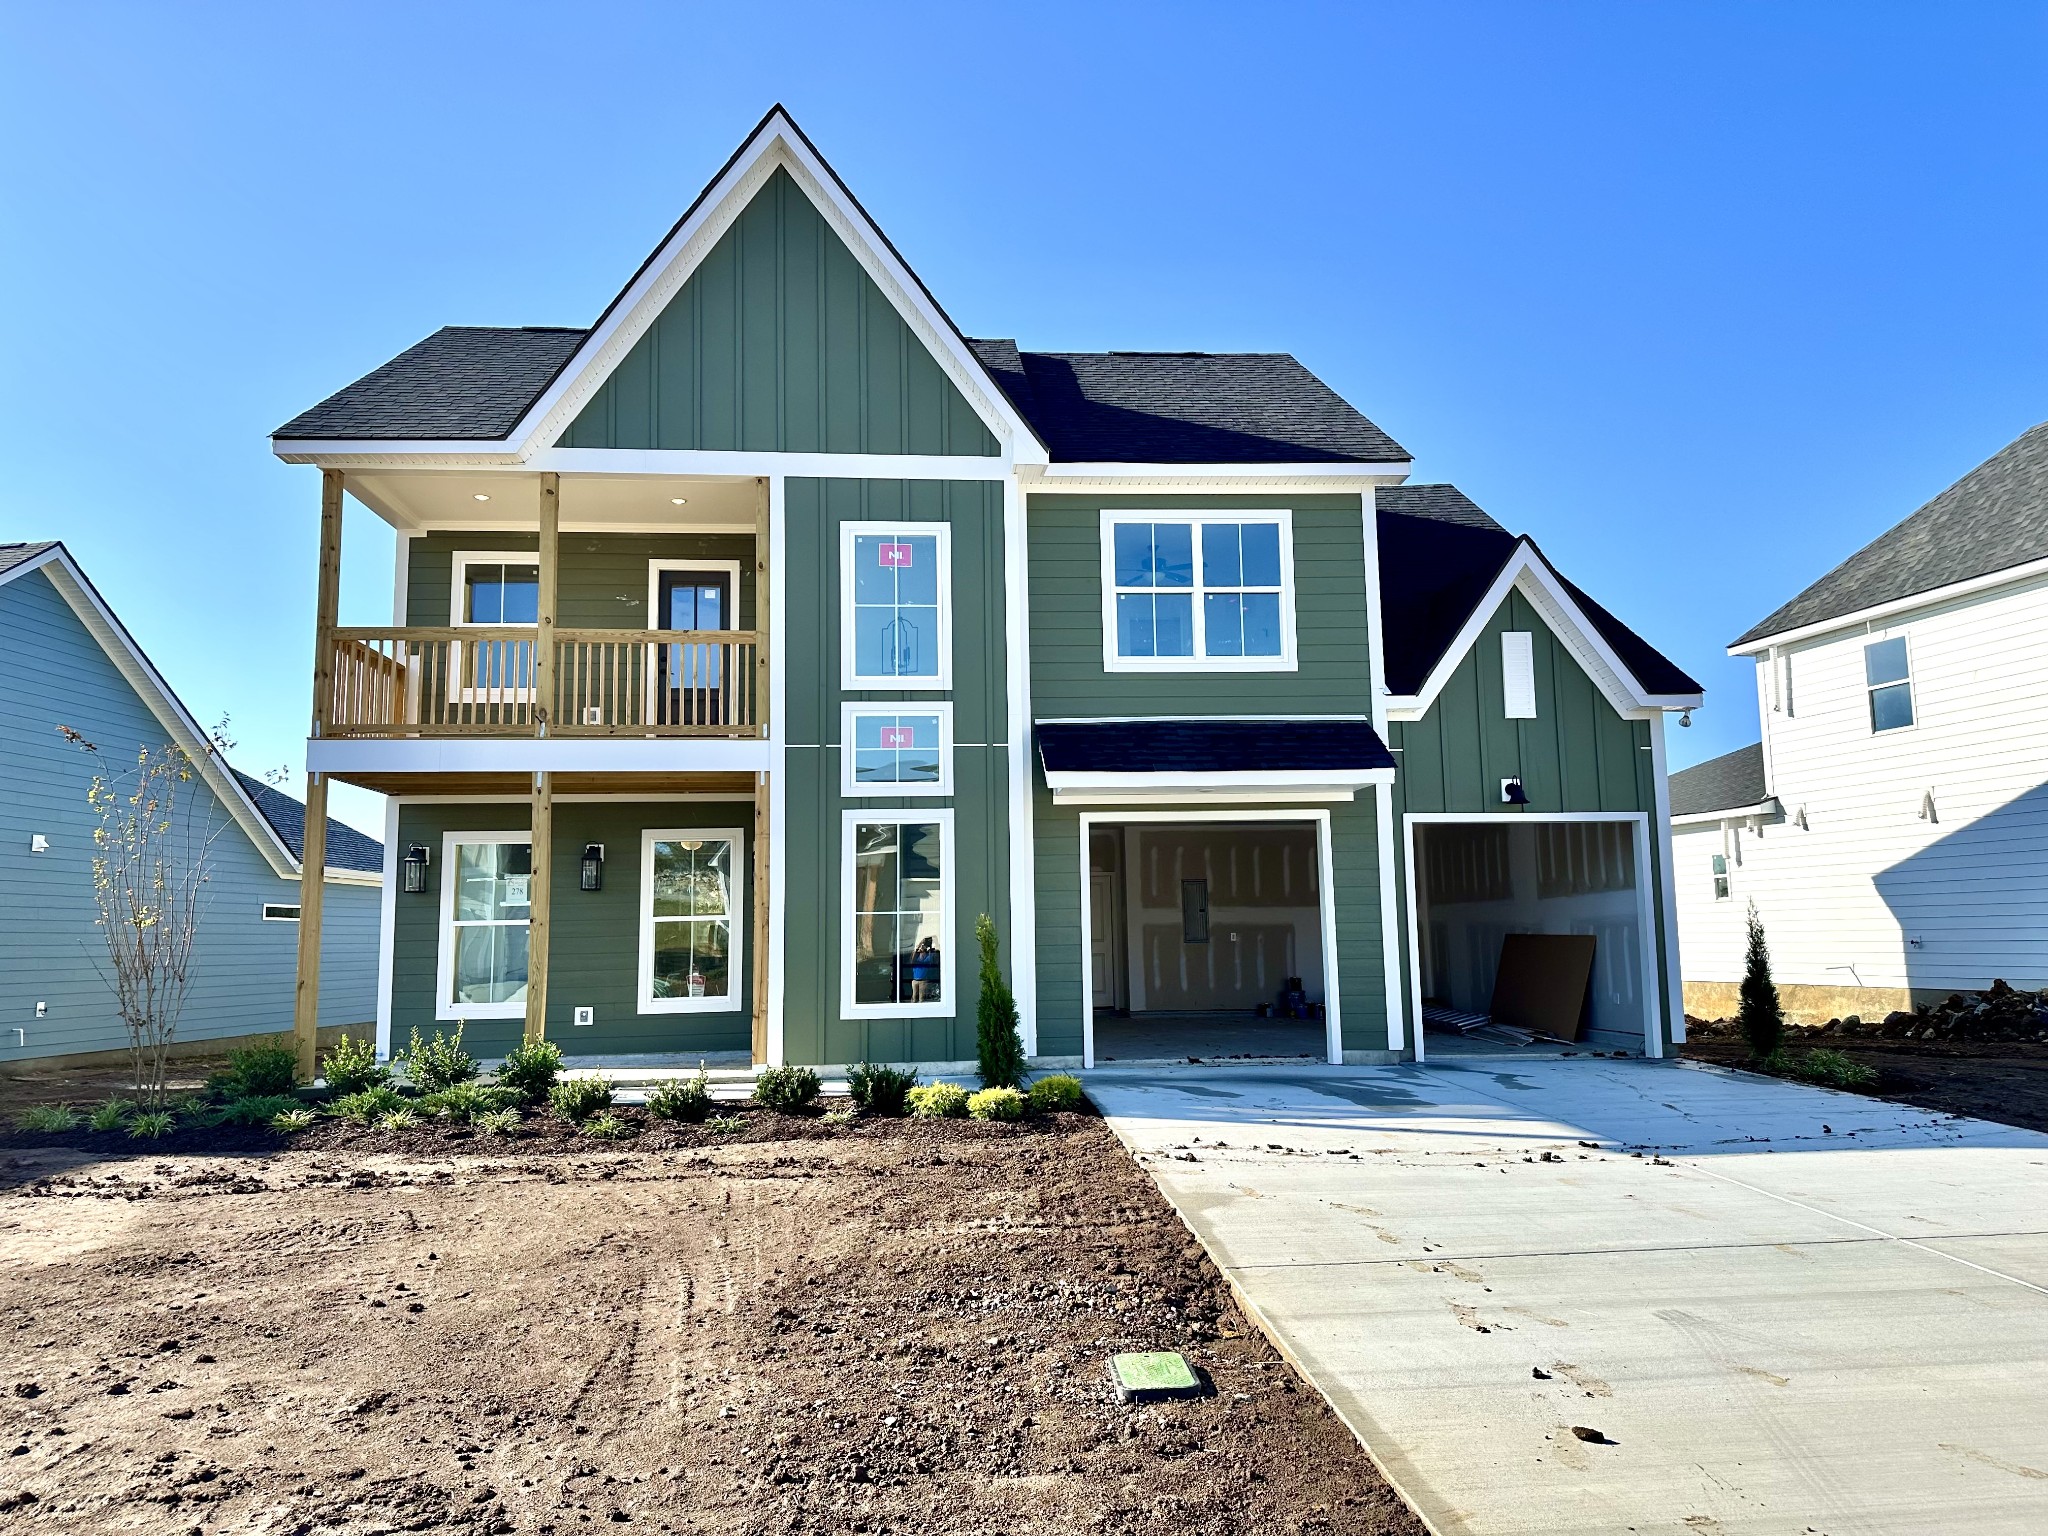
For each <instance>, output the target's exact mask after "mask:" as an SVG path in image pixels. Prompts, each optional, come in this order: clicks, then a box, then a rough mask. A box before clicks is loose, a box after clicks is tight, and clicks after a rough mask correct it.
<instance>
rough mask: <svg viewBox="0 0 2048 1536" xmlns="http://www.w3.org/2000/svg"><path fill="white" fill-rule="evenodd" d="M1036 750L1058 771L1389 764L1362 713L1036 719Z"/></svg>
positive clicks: (1293, 769) (1345, 768)
mask: <svg viewBox="0 0 2048 1536" xmlns="http://www.w3.org/2000/svg"><path fill="white" fill-rule="evenodd" d="M1037 731H1038V758H1039V761H1040V762H1041V763H1043V764H1044V765H1045V771H1046V772H1047V773H1048V774H1060V773H1236V774H1258V773H1324V772H1332V773H1364V772H1371V771H1373V770H1375V769H1388V768H1392V767H1393V766H1394V759H1393V755H1392V754H1391V753H1389V752H1388V751H1387V749H1386V745H1385V743H1383V742H1382V741H1381V740H1380V738H1379V734H1378V733H1377V732H1376V731H1374V730H1373V728H1372V727H1371V726H1370V725H1368V724H1367V723H1366V722H1365V721H1363V720H1312V721H1304V720H1114V721H1095V720H1090V721H1080V722H1076V721H1041V722H1040V723H1039V725H1038V727H1037Z"/></svg>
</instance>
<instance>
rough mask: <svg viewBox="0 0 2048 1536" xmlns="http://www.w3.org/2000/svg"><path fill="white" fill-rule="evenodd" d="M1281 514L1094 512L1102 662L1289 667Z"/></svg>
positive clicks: (1183, 667)
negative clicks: (1098, 532)
mask: <svg viewBox="0 0 2048 1536" xmlns="http://www.w3.org/2000/svg"><path fill="white" fill-rule="evenodd" d="M1293 567H1294V551H1293V538H1292V524H1291V522H1290V519H1289V517H1288V515H1287V514H1286V513H1284V512H1275V513H1247V512H1230V513H1175V514H1168V515H1164V516H1160V515H1156V514H1155V515H1150V516H1146V517H1143V518H1137V517H1133V516H1132V515H1131V514H1129V513H1111V512H1105V513H1104V514H1103V518H1102V590H1103V615H1102V626H1103V664H1104V666H1105V667H1107V668H1108V669H1109V670H1111V671H1204V672H1208V671H1248V672H1273V671H1286V670H1289V669H1291V668H1292V667H1293V665H1294V591H1293V584H1292V582H1291V581H1290V579H1289V573H1290V572H1291V571H1292V570H1293Z"/></svg>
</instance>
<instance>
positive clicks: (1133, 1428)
mask: <svg viewBox="0 0 2048 1536" xmlns="http://www.w3.org/2000/svg"><path fill="white" fill-rule="evenodd" d="M774 1118H775V1117H768V1116H765V1115H763V1117H762V1123H760V1124H759V1125H756V1126H750V1129H749V1131H748V1132H747V1134H746V1136H745V1138H744V1139H742V1140H740V1141H738V1142H736V1143H729V1144H725V1145H719V1146H715V1147H713V1146H676V1145H671V1146H669V1147H668V1148H667V1149H665V1150H664V1149H662V1148H660V1147H658V1146H656V1145H654V1144H653V1138H643V1140H642V1141H641V1142H639V1143H626V1144H622V1148H621V1149H615V1148H613V1147H610V1146H607V1147H603V1148H596V1147H593V1146H592V1145H591V1144H590V1143H588V1142H582V1143H578V1142H576V1141H574V1140H572V1139H561V1138H557V1139H552V1140H546V1141H535V1142H531V1143H520V1144H513V1145H510V1146H507V1145H505V1144H503V1143H497V1144H487V1143H485V1142H483V1141H480V1140H476V1139H469V1140H453V1141H449V1140H443V1139H442V1133H439V1132H433V1131H422V1132H416V1133H411V1134H409V1135H407V1136H405V1137H402V1138H385V1139H384V1140H383V1141H382V1142H379V1141H377V1140H374V1139H364V1138H365V1137H367V1133H364V1137H359V1138H357V1139H355V1140H351V1139H350V1138H351V1136H352V1134H354V1133H352V1132H350V1131H349V1130H348V1129H347V1128H345V1127H342V1126H340V1125H338V1124H335V1125H329V1126H323V1127H322V1128H321V1130H320V1131H319V1132H315V1133H308V1137H307V1138H306V1139H305V1140H304V1141H302V1143H301V1145H300V1146H298V1147H296V1148H294V1149H292V1150H289V1151H265V1152H256V1151H252V1152H251V1153H249V1154H248V1155H245V1156H241V1157H224V1156H208V1155H194V1154H190V1153H185V1152H178V1151H166V1150H164V1149H163V1147H162V1146H160V1145H159V1146H150V1147H144V1148H142V1149H141V1150H129V1149H125V1148H124V1149H121V1150H119V1151H117V1152H112V1153H109V1152H106V1151H94V1152H84V1151H76V1150H66V1149H63V1148H60V1147H54V1146H42V1147H30V1146H27V1145H25V1144H24V1143H23V1139H21V1138H16V1139H15V1144H14V1145H13V1147H12V1148H11V1149H0V1276H4V1285H0V1531H12V1530H15V1529H20V1530H23V1531H78V1532H86V1531H90V1532H96V1533H97V1532H112V1531H128V1530H134V1531H148V1532H179V1533H184V1532H208V1533H211V1532H215V1531H229V1530H234V1531H241V1530H260V1531H265V1532H271V1533H278V1536H285V1533H291V1536H368V1533H371V1532H383V1531H399V1530H403V1531H446V1532H477V1533H501V1532H512V1531H520V1532H529V1531H530V1532H543V1533H545V1532H557V1533H569V1532H579V1531H585V1530H595V1529H598V1528H600V1527H606V1526H610V1525H613V1524H619V1525H624V1526H627V1527H629V1528H631V1529H637V1530H644V1531H673V1532H706V1533H710V1532H718V1533H728V1532H730V1533H739V1532H746V1533H770V1532H827V1531H829V1532H884V1531H887V1532H903V1533H911V1532H917V1533H943V1532H963V1533H964V1532H969V1531H972V1532H988V1531H1001V1532H1006V1533H1008V1532H1017V1533H1025V1532H1046V1533H1049V1532H1103V1533H1112V1532H1113V1533H1123V1532H1160V1533H1165V1532H1174V1533H1181V1532H1203V1533H1211V1532H1215V1533H1228V1532H1244V1533H1252V1532H1258V1533H1271V1532H1319V1533H1320V1532H1331V1533H1339V1532H1346V1533H1349V1532H1363V1533H1392V1532H1402V1533H1415V1532H1419V1530H1420V1526H1419V1525H1418V1524H1417V1523H1416V1522H1415V1521H1414V1520H1413V1518H1412V1517H1411V1516H1410V1515H1409V1513H1408V1512H1407V1510H1406V1509H1405V1507H1404V1506H1402V1505H1401V1504H1400V1502H1399V1500H1398V1499H1397V1498H1396V1497H1395V1496H1394V1495H1393V1494H1392V1493H1391V1492H1390V1491H1389V1490H1388V1489H1387V1487H1386V1486H1385V1484H1384V1483H1383V1482H1382V1481H1381V1480H1380V1478H1379V1477H1378V1475H1377V1473H1376V1472H1375V1471H1374V1469H1373V1467H1372V1466H1371V1464H1370V1462H1369V1461H1368V1460H1367V1458H1366V1457H1365V1455H1364V1453H1363V1452H1362V1451H1361V1450H1360V1449H1359V1447H1358V1445H1357V1444H1356V1442H1355V1441H1354V1440H1353V1439H1352V1438H1351V1436H1350V1435H1349V1433H1348V1432H1347V1431H1346V1430H1345V1429H1344V1427H1343V1426H1342V1425H1341V1424H1340V1423H1339V1422H1338V1421H1337V1420H1336V1419H1335V1417H1334V1416H1333V1415H1332V1414H1331V1413H1330V1412H1329V1411H1328V1410H1327V1408H1326V1407H1325V1406H1324V1404H1323V1403H1322V1401H1321V1400H1320V1398H1318V1397H1317V1396H1316V1395H1315V1393H1314V1392H1313V1391H1312V1390H1310V1389H1309V1388H1307V1387H1306V1386H1305V1385H1303V1384H1302V1383H1301V1382H1300V1381H1298V1379H1297V1378H1296V1377H1295V1376H1294V1374H1293V1372H1292V1371H1291V1370H1290V1369H1289V1368H1288V1367H1287V1366H1286V1365H1285V1364H1284V1363H1283V1362H1281V1361H1280V1360H1279V1359H1278V1357H1277V1356H1276V1355H1275V1354H1274V1352H1273V1351H1272V1349H1271V1348H1270V1347H1269V1346H1268V1345H1267V1343H1266V1342H1265V1340H1264V1339H1263V1338H1262V1337H1261V1336H1260V1335H1258V1334H1257V1333H1256V1332H1254V1331H1253V1330H1251V1329H1250V1328H1249V1327H1248V1326H1247V1325H1246V1323H1245V1322H1244V1321H1243V1320H1242V1319H1241V1318H1240V1317H1239V1316H1238V1314H1237V1313H1236V1311H1235V1310H1234V1308H1233V1307H1232V1306H1231V1304H1230V1302H1229V1300H1228V1296H1227V1292H1226V1289H1225V1287H1224V1285H1223V1283H1222V1281H1221V1280H1220V1279H1219V1277H1218V1275H1217V1273H1216V1271H1215V1269H1214V1268H1213V1266H1211V1265H1210V1263H1209V1262H1208V1260H1207V1259H1206V1258H1205V1257H1204V1256H1203V1255H1202V1253H1201V1251H1200V1250H1199V1248H1197V1247H1196V1246H1195V1245H1194V1243H1193V1242H1192V1241H1191V1240H1190V1239H1189V1237H1188V1236H1187V1234H1186V1232H1185V1230H1184V1229H1183V1228H1182V1227H1181V1226H1180V1224H1179V1222H1178V1221H1177V1220H1176V1218H1175V1217H1174V1216H1173V1214H1172V1213H1171V1211H1170V1210H1169V1209H1168V1208H1167V1206H1166V1205H1165V1204H1164V1202H1163V1201H1162V1200H1161V1199H1160V1198H1159V1196H1158V1194H1157V1192H1156V1191H1155V1190H1154V1188H1153V1186H1152V1185H1151V1183H1150V1181H1149V1180H1148V1179H1147V1178H1146V1177H1145V1176H1144V1174H1143V1173H1142V1172H1141V1171H1139V1170H1138V1169H1137V1168H1136V1167H1135V1166H1134V1165H1133V1164H1132V1163H1131V1162H1130V1161H1129V1160H1128V1159H1127V1158H1126V1157H1125V1156H1124V1154H1123V1152H1122V1151H1121V1149H1120V1148H1119V1147H1118V1146H1117V1144H1116V1142H1115V1141H1114V1139H1113V1138H1112V1137H1111V1136H1110V1134H1109V1132H1108V1130H1107V1129H1106V1127H1104V1125H1103V1124H1102V1122H1101V1121H1100V1120H1097V1119H1095V1118H1093V1117H1092V1116H1082V1115H1059V1116H1055V1117H1052V1118H1051V1119H1050V1120H1046V1121H1038V1122H1033V1123H1028V1124H1026V1125H1022V1126H1015V1127H1011V1126H999V1125H980V1124H971V1123H965V1122H939V1123H933V1122H910V1121H877V1122H863V1123H860V1124H856V1125H854V1126H852V1127H848V1128H844V1129H841V1128H828V1127H825V1126H823V1125H822V1124H820V1123H819V1122H815V1121H810V1122H781V1125H782V1126H783V1127H784V1128H785V1129H783V1130H782V1131H778V1130H777V1129H776V1126H775V1124H773V1123H772V1122H773V1121H774ZM74 1139H75V1138H74ZM380 1146H381V1147H382V1148H383V1150H379V1147H380ZM1157 1348H1175V1349H1180V1350H1182V1351H1184V1352H1185V1353H1187V1355H1188V1356H1189V1358H1190V1359H1191V1360H1192V1361H1194V1362H1195V1364H1196V1365H1197V1366H1198V1368H1200V1369H1201V1370H1202V1371H1203V1372H1205V1373H1206V1375H1207V1377H1208V1379H1209V1381H1210V1383H1211V1384H1212V1385H1213V1388H1214V1391H1213V1394H1212V1395H1209V1396H1206V1397H1203V1398H1199V1399H1195V1400H1190V1401H1182V1402H1169V1403H1162V1404H1154V1405H1149V1406H1139V1407H1125V1406H1121V1405H1119V1404H1118V1403H1117V1401H1116V1399H1115V1397H1114V1396H1113V1394H1112V1393H1111V1392H1110V1391H1109V1390H1108V1387H1107V1382H1106V1376H1105V1359H1106V1357H1107V1356H1108V1355H1109V1353H1110V1352H1112V1351H1115V1350H1123V1349H1157Z"/></svg>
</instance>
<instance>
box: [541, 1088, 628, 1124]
mask: <svg viewBox="0 0 2048 1536" xmlns="http://www.w3.org/2000/svg"><path fill="white" fill-rule="evenodd" d="M548 1105H549V1107H550V1108H552V1109H553V1110H554V1112H555V1113H556V1114H558V1115H560V1116H561V1117H562V1118H563V1119H564V1120H567V1121H568V1122H569V1123H570V1124H572V1125H581V1124H582V1123H583V1122H584V1121H585V1120H588V1119H589V1118H590V1117H591V1116H592V1115H594V1114H596V1113H597V1112H598V1111H599V1110H604V1109H610V1108H611V1107H612V1085H611V1084H610V1083H608V1082H606V1081H605V1080H604V1079H603V1078H601V1077H565V1078H563V1079H562V1080H561V1081H560V1082H559V1083H557V1084H555V1086H554V1087H553V1088H551V1089H549V1090H548Z"/></svg>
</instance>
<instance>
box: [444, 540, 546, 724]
mask: <svg viewBox="0 0 2048 1536" xmlns="http://www.w3.org/2000/svg"><path fill="white" fill-rule="evenodd" d="M448 622H449V623H450V625H452V626H453V627H455V628H457V629H468V628H473V627H477V626H481V625H491V624H513V625H520V626H532V625H537V624H539V623H540V556H538V555H536V554H535V553H534V552H533V551H532V550H530V549H528V550H517V549H513V550H503V549H500V550H458V551H456V553H455V557H454V561H453V571H452V573H451V576H450V591H449V595H448ZM533 647H534V642H533V641H530V640H488V641H479V642H477V643H475V644H472V645H458V646H453V647H450V649H451V650H452V651H453V652H454V654H453V655H451V656H450V657H449V659H448V689H449V694H448V696H449V698H450V699H452V700H455V701H457V702H460V703H465V704H482V703H500V704H504V703H513V702H517V701H520V700H525V699H531V698H532V697H533Z"/></svg>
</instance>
